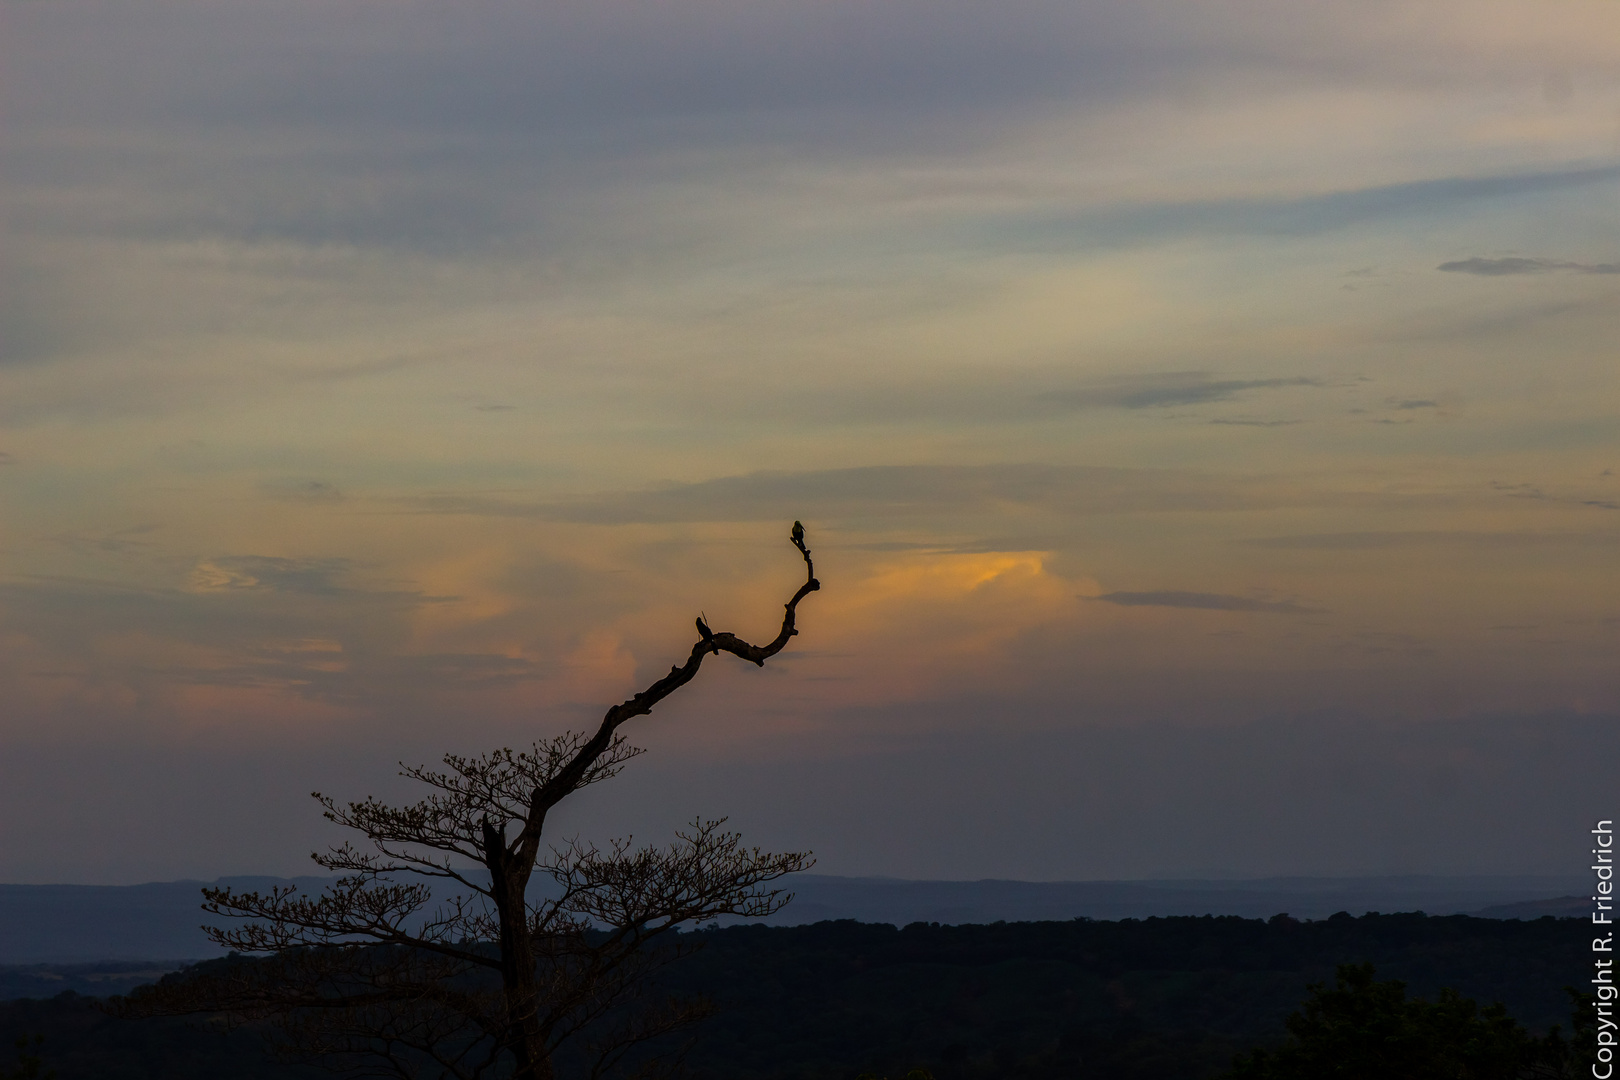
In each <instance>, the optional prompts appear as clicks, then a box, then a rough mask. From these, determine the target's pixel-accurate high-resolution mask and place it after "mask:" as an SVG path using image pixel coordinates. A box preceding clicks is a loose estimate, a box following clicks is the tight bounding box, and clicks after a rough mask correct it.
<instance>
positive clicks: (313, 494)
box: [259, 480, 348, 503]
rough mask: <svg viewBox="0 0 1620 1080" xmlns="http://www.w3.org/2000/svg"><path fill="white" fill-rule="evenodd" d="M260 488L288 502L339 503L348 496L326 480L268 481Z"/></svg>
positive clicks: (275, 497) (270, 495) (272, 496)
mask: <svg viewBox="0 0 1620 1080" xmlns="http://www.w3.org/2000/svg"><path fill="white" fill-rule="evenodd" d="M259 490H260V491H262V492H264V493H265V494H266V495H268V496H269V497H270V498H272V499H282V500H285V501H287V502H307V503H337V502H343V501H345V500H346V499H347V498H348V496H346V495H344V494H343V492H341V491H339V490H338V489H337V487H336V486H335V485H333V484H329V483H327V482H326V481H325V480H285V481H267V482H265V483H262V484H260V485H259Z"/></svg>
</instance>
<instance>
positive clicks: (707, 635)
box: [697, 612, 720, 656]
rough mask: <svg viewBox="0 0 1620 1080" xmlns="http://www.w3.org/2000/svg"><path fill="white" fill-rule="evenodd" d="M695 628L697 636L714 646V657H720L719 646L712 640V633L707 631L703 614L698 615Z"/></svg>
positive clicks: (707, 626) (707, 625) (707, 627)
mask: <svg viewBox="0 0 1620 1080" xmlns="http://www.w3.org/2000/svg"><path fill="white" fill-rule="evenodd" d="M697 628H698V636H699V637H701V638H702V639H703V640H704V641H705V642H707V643H708V644H710V645H712V646H714V655H716V656H719V655H720V645H719V644H718V643H717V642H716V641H715V640H714V631H713V630H710V629H709V624H708V623H706V622H704V621H703V613H702V612H699V613H698V617H697Z"/></svg>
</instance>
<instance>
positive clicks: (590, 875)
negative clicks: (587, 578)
mask: <svg viewBox="0 0 1620 1080" xmlns="http://www.w3.org/2000/svg"><path fill="white" fill-rule="evenodd" d="M791 540H792V542H793V545H794V547H796V548H797V549H798V550H799V553H800V555H801V556H802V557H803V559H804V565H805V582H804V584H803V585H801V586H799V588H798V591H797V592H795V593H794V594H793V598H792V599H791V600H789V601H788V603H787V605H786V613H785V614H784V615H783V618H782V627H781V630H780V632H779V633H778V634H777V635H776V638H775V639H774V640H773V641H771V642H770V643H768V644H766V645H763V646H758V645H752V644H749V643H748V642H747V641H744V640H743V639H742V638H739V637H737V636H736V635H734V634H731V633H725V632H714V631H711V630H710V628H709V626H708V625H707V623H706V622H704V621H703V620H702V619H701V618H700V619H699V620H698V630H699V633H700V638H699V640H698V641H697V642H696V643H695V644H694V645H693V646H692V649H691V652H690V654H689V655H688V657H687V659H686V662H685V663H684V664H679V665H676V666H673V667H671V668H670V671H669V674H667V675H665V676H664V677H663V678H661V679H659V680H657V681H656V682H654V683H653V684H652V685H651V686H649V687H647V688H646V689H645V690H643V691H641V692H640V693H639V694H636V695H635V696H634V697H631V698H629V699H628V700H626V701H623V702H621V703H619V704H618V705H615V706H613V707H612V708H610V709H608V710H607V714H606V715H605V716H604V717H603V718H602V722H601V724H600V725H598V727H597V729H596V731H595V732H594V733H578V732H572V733H568V734H564V735H560V736H557V737H556V738H552V739H546V740H541V741H540V742H537V743H535V744H534V746H533V747H532V748H531V749H529V750H526V751H522V752H514V751H512V750H509V749H503V750H497V751H494V752H493V753H487V754H484V755H482V756H479V757H472V758H465V757H459V756H457V755H454V754H447V755H446V756H445V757H444V759H443V761H444V765H445V768H444V770H442V771H440V770H435V769H429V768H424V767H406V766H404V765H403V763H402V764H401V768H402V770H403V772H402V773H401V775H403V776H406V777H409V778H411V779H413V780H417V781H420V782H421V783H423V784H426V785H427V786H428V787H429V788H431V789H432V790H431V792H430V793H429V794H428V795H427V796H426V797H425V798H423V799H422V800H421V801H420V802H417V803H415V804H413V805H410V806H402V807H394V806H388V805H385V804H383V803H381V802H379V801H377V800H376V799H374V798H367V799H366V800H364V801H363V802H351V803H348V804H347V805H339V804H338V803H337V802H336V801H335V800H333V799H331V798H328V797H327V796H324V795H322V794H320V793H319V792H316V793H315V796H314V797H315V798H316V799H317V800H318V801H319V802H320V804H321V806H322V807H323V808H324V812H325V816H326V818H327V819H328V820H330V821H333V822H335V823H337V824H339V825H342V826H344V827H345V828H349V829H353V830H355V831H356V832H359V833H361V834H362V835H363V836H364V837H365V843H364V844H362V845H360V846H356V845H355V844H354V843H352V842H345V843H343V844H342V845H340V846H336V847H333V848H331V849H329V850H328V851H326V852H324V853H316V854H315V855H314V856H313V858H314V859H315V861H316V862H317V863H319V864H320V865H321V866H322V867H324V868H326V869H328V870H332V871H336V872H338V873H339V874H341V875H343V876H342V877H340V878H339V880H338V881H337V882H336V883H335V884H334V885H333V886H331V887H330V888H329V889H328V890H327V891H326V892H324V893H322V894H320V895H319V896H313V897H312V896H305V895H303V894H300V893H298V892H297V891H296V890H295V889H293V888H292V887H278V888H273V889H271V890H270V891H269V892H267V893H260V892H245V893H238V892H234V891H232V890H231V889H229V888H222V889H221V888H205V889H204V890H203V896H204V901H205V902H204V904H203V908H204V910H205V911H208V912H209V913H211V914H214V915H219V916H223V917H225V918H230V919H240V920H245V921H244V922H242V923H240V924H237V925H232V926H227V927H204V930H205V931H207V933H208V935H209V937H210V938H211V939H212V940H213V941H214V942H215V943H217V944H219V945H221V946H224V947H226V948H229V949H231V950H234V951H235V952H238V953H242V954H257V955H258V957H260V958H257V959H252V960H248V959H246V958H239V957H236V956H233V957H232V958H231V959H230V960H227V961H218V962H214V963H213V964H210V965H201V966H200V967H199V968H198V969H193V970H192V971H191V972H189V973H186V974H185V975H183V976H170V977H168V978H166V979H165V980H164V981H163V982H161V983H159V984H158V985H157V986H155V987H151V988H147V989H145V990H142V991H137V992H136V993H135V994H134V995H132V996H131V997H130V998H128V999H126V1000H125V1001H124V1002H123V1003H122V1005H121V1011H122V1012H124V1013H125V1014H126V1015H160V1014H170V1015H172V1014H186V1013H190V1014H196V1013H206V1014H212V1015H217V1016H220V1017H223V1018H224V1019H225V1020H226V1021H227V1022H231V1023H252V1022H259V1021H266V1020H268V1021H271V1022H273V1023H275V1024H276V1025H277V1026H278V1027H279V1028H280V1030H281V1034H282V1036H283V1044H282V1045H283V1046H284V1047H286V1048H290V1049H291V1050H293V1051H294V1052H302V1053H307V1054H310V1055H315V1056H318V1057H320V1058H321V1059H322V1060H323V1061H324V1062H325V1063H326V1064H330V1065H334V1066H340V1067H346V1066H355V1067H363V1068H368V1069H369V1070H370V1072H371V1074H373V1075H388V1076H398V1077H406V1078H415V1077H425V1076H437V1077H445V1078H457V1080H474V1078H482V1077H497V1076H498V1077H511V1078H513V1080H551V1078H552V1077H554V1076H555V1075H557V1060H558V1055H559V1052H565V1053H568V1054H571V1055H572V1059H573V1060H575V1061H577V1062H578V1063H579V1068H580V1069H581V1070H588V1072H589V1075H591V1076H592V1077H596V1076H599V1075H602V1074H603V1073H605V1072H606V1071H608V1070H610V1069H612V1068H613V1067H615V1066H616V1065H619V1064H621V1063H622V1062H623V1058H624V1055H625V1054H626V1053H627V1052H628V1051H629V1050H631V1049H632V1048H634V1047H635V1046H637V1045H638V1044H641V1043H644V1042H645V1041H646V1040H648V1039H651V1038H654V1037H656V1036H658V1035H661V1034H664V1033H665V1032H668V1031H671V1030H673V1029H674V1028H676V1027H679V1026H681V1025H683V1024H685V1023H688V1022H690V1021H692V1020H694V1019H696V1018H697V1017H698V1016H701V1015H702V1014H703V1012H704V1011H705V1007H704V1005H703V1003H701V1002H690V1001H686V1002H682V1001H666V1002H662V1003H656V1004H655V1003H649V1002H647V1001H646V1000H644V999H645V997H646V996H647V978H648V976H649V975H650V974H652V973H653V972H654V971H655V970H656V969H657V968H658V967H660V966H661V965H662V964H665V963H668V962H669V961H671V960H672V959H675V958H677V957H678V956H680V955H682V954H684V953H685V952H688V951H690V949H691V948H692V947H693V946H692V945H691V944H690V943H689V942H687V941H683V940H682V937H684V935H683V936H675V935H670V931H674V930H677V929H679V928H680V927H681V926H683V925H688V926H689V925H694V924H696V923H698V922H701V921H704V920H709V919H713V918H715V917H716V916H720V915H742V916H763V915H768V914H770V913H772V912H774V911H777V910H779V909H780V908H781V907H782V906H783V905H784V904H786V903H787V902H788V901H789V900H790V899H791V894H787V893H785V892H783V891H782V890H781V889H776V888H771V887H769V883H770V882H772V881H774V880H776V879H778V878H780V877H782V876H783V875H785V874H789V873H792V872H794V871H797V870H802V869H805V868H806V867H808V866H809V865H811V863H812V861H813V860H812V859H811V857H810V855H809V854H808V853H803V852H789V853H785V854H774V855H773V854H766V853H763V852H761V851H760V850H759V849H758V848H745V847H744V846H743V845H742V843H741V840H740V839H739V837H738V836H737V835H736V834H735V833H732V832H727V831H725V830H724V828H723V825H724V819H721V820H719V821H702V820H700V821H697V822H695V823H694V824H693V825H692V826H691V827H690V828H689V829H688V830H686V831H684V832H681V833H678V834H677V838H676V840H675V842H674V843H672V844H670V845H669V846H668V847H665V848H662V849H658V848H642V849H632V848H631V847H630V845H629V844H628V842H625V841H614V842H612V843H610V844H609V845H608V846H607V847H606V848H605V849H604V848H599V847H597V846H595V845H591V844H582V843H581V842H579V841H578V840H573V841H569V842H566V843H562V844H560V845H552V846H547V847H542V840H543V838H544V837H545V835H546V834H545V825H546V816H547V814H548V813H549V812H550V811H551V809H552V808H553V807H555V806H556V805H557V804H558V803H560V802H561V801H562V800H563V799H565V798H567V797H568V796H569V795H571V794H573V793H574V792H576V791H579V790H580V789H581V788H584V787H588V786H589V785H591V784H594V783H598V782H600V781H603V780H606V779H609V778H610V777H612V776H614V775H616V774H617V773H618V772H619V770H620V769H621V768H622V767H623V766H624V764H625V762H627V761H629V760H630V759H631V758H632V757H635V756H636V755H637V754H639V753H640V752H641V751H640V750H637V749H635V748H633V747H631V746H630V745H629V744H628V743H627V742H626V741H625V737H624V736H623V735H622V734H620V733H619V728H620V727H621V726H622V725H624V724H625V723H626V722H628V721H630V720H632V719H634V718H636V717H638V716H646V715H648V714H649V713H651V712H652V710H653V707H654V706H656V705H657V704H658V703H659V702H660V701H662V700H663V699H665V698H666V697H668V696H669V695H671V694H673V693H674V692H675V691H677V690H679V689H680V688H681V687H683V686H685V685H686V684H687V683H689V682H691V681H692V679H693V678H694V677H696V675H697V673H698V670H699V668H700V667H701V666H702V664H703V661H704V659H705V658H706V657H708V656H711V655H713V656H718V655H719V654H720V653H722V652H727V653H731V654H732V655H733V656H738V657H741V658H742V659H744V660H749V661H752V662H753V663H754V664H756V665H759V666H762V667H763V666H764V664H765V661H766V660H768V659H770V658H771V657H772V656H775V655H776V654H777V653H778V652H780V651H781V650H782V649H783V648H784V647H785V646H786V645H787V643H788V641H789V639H791V638H792V637H793V636H794V635H795V634H796V633H797V632H798V631H797V629H796V628H795V622H794V620H795V617H796V613H797V609H798V605H799V602H800V601H801V600H803V599H804V598H805V597H806V596H808V595H809V594H810V593H812V592H815V591H816V590H818V589H819V588H820V587H821V585H820V582H818V581H817V580H816V576H815V564H814V563H813V562H812V561H811V558H810V549H809V548H808V547H806V546H805V542H804V528H803V526H802V525H800V524H799V523H798V522H794V523H793V532H792V535H791ZM537 876H538V877H540V878H549V879H550V889H549V891H547V892H546V893H544V894H543V895H532V894H531V889H530V885H531V882H532V881H534V880H535V879H536V877H537ZM435 881H437V882H439V883H441V884H442V885H445V886H448V887H449V888H450V889H451V890H452V892H453V895H448V896H445V895H437V896H436V895H435V892H434V889H433V887H432V883H433V882H435Z"/></svg>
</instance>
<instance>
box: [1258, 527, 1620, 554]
mask: <svg viewBox="0 0 1620 1080" xmlns="http://www.w3.org/2000/svg"><path fill="white" fill-rule="evenodd" d="M1239 542H1240V543H1243V544H1245V545H1248V546H1251V547H1262V548H1281V549H1287V550H1298V551H1370V550H1375V549H1378V548H1405V547H1450V546H1464V547H1482V548H1518V547H1595V548H1603V549H1612V548H1614V547H1615V546H1616V545H1617V544H1620V536H1616V535H1615V534H1613V533H1603V532H1591V533H1577V532H1559V533H1554V532H1467V531H1462V530H1440V529H1436V530H1431V531H1422V532H1420V531H1413V532H1341V533H1310V534H1305V535H1300V536H1263V537H1255V538H1252V539H1248V540H1242V541H1239Z"/></svg>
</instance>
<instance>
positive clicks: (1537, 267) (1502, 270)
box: [1435, 257, 1620, 277]
mask: <svg viewBox="0 0 1620 1080" xmlns="http://www.w3.org/2000/svg"><path fill="white" fill-rule="evenodd" d="M1435 269H1436V270H1444V271H1446V272H1447V273H1450V274H1475V275H1478V276H1480V277H1506V276H1508V275H1511V274H1549V273H1554V272H1556V271H1563V272H1566V273H1572V274H1620V263H1579V262H1562V261H1560V260H1557V259H1525V258H1517V257H1509V258H1504V259H1482V258H1478V257H1475V258H1471V259H1458V260H1456V261H1454V262H1444V263H1441V264H1440V265H1439V266H1437V267H1435Z"/></svg>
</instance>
